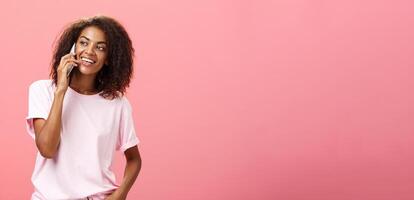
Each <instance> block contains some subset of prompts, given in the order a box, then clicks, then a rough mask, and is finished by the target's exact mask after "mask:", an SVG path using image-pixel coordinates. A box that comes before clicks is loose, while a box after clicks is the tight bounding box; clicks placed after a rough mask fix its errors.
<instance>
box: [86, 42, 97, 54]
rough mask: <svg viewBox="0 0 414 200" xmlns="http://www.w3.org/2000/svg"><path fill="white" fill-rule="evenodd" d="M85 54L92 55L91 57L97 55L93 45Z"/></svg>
mask: <svg viewBox="0 0 414 200" xmlns="http://www.w3.org/2000/svg"><path fill="white" fill-rule="evenodd" d="M85 53H87V54H90V55H95V50H94V48H93V44H89V45H88V46H87V47H86V49H85Z"/></svg>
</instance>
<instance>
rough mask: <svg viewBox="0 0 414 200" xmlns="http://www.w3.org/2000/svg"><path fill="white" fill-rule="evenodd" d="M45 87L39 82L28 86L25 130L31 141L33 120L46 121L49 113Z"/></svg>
mask: <svg viewBox="0 0 414 200" xmlns="http://www.w3.org/2000/svg"><path fill="white" fill-rule="evenodd" d="M45 86H46V85H44V84H43V83H42V82H41V81H36V82H33V83H32V84H31V85H30V86H29V95H28V97H29V98H28V114H27V116H26V130H27V132H28V133H29V135H30V136H31V137H32V138H33V139H35V131H34V125H33V119H34V118H43V119H47V117H48V115H49V111H50V102H49V101H50V100H49V99H50V97H49V94H48V91H47V88H46V87H45Z"/></svg>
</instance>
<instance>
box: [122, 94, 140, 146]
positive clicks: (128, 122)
mask: <svg viewBox="0 0 414 200" xmlns="http://www.w3.org/2000/svg"><path fill="white" fill-rule="evenodd" d="M122 98H123V100H122V104H123V105H122V111H121V118H120V124H119V135H118V141H117V145H116V150H122V151H123V152H124V151H126V150H127V149H129V148H131V147H133V146H135V145H137V144H138V143H139V142H140V141H139V139H138V137H137V135H136V133H135V126H134V119H133V116H132V107H131V104H130V103H129V101H128V99H127V98H126V97H125V96H124V97H122Z"/></svg>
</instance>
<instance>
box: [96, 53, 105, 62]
mask: <svg viewBox="0 0 414 200" xmlns="http://www.w3.org/2000/svg"><path fill="white" fill-rule="evenodd" d="M106 57H107V56H106V54H105V53H102V54H99V55H98V58H99V62H102V63H104V62H105V60H106Z"/></svg>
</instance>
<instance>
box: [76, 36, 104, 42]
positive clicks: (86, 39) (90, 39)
mask: <svg viewBox="0 0 414 200" xmlns="http://www.w3.org/2000/svg"><path fill="white" fill-rule="evenodd" d="M80 37H81V38H85V39H86V40H88V41H91V39H89V38H87V37H86V36H83V35H82V36H80ZM96 43H97V44H106V42H105V41H98V42H96Z"/></svg>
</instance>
